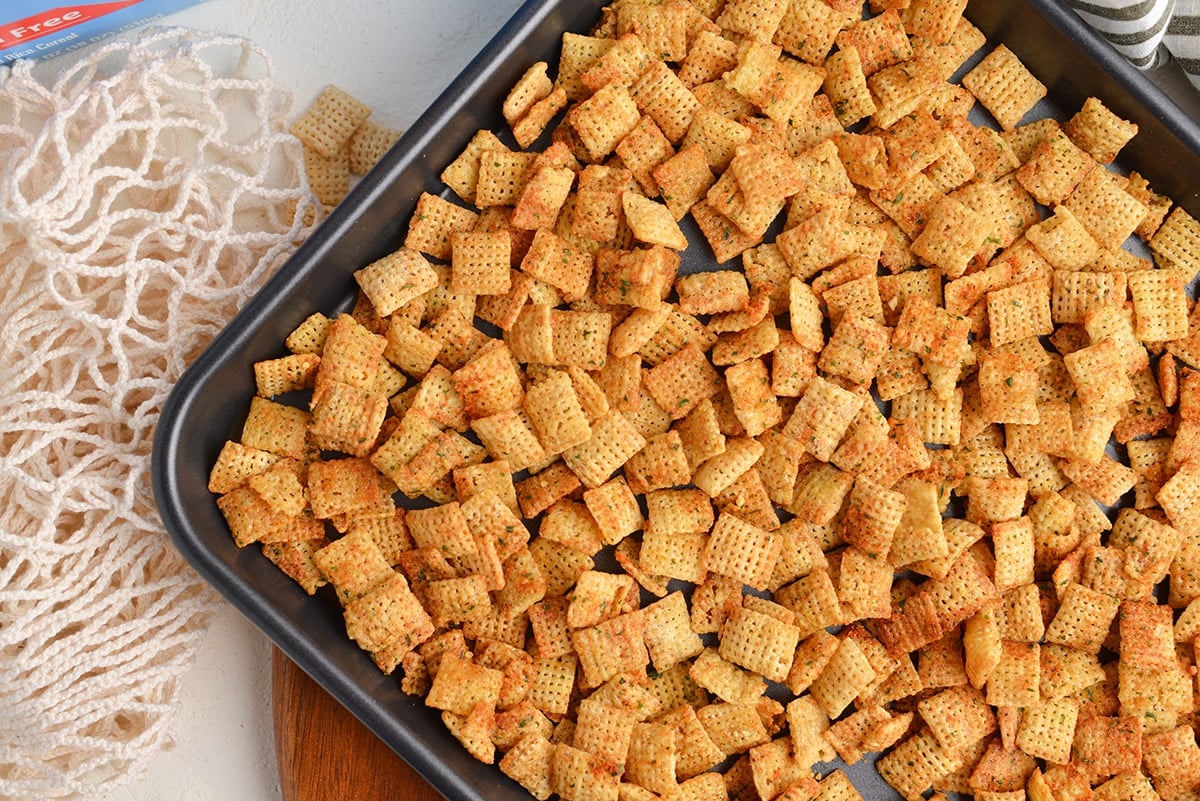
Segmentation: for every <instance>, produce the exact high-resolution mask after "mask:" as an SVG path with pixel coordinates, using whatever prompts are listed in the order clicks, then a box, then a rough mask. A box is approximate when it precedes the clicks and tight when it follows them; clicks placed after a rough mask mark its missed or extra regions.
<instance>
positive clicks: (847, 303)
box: [813, 256, 884, 327]
mask: <svg viewBox="0 0 1200 801" xmlns="http://www.w3.org/2000/svg"><path fill="white" fill-rule="evenodd" d="M875 262H876V260H875V259H874V258H872V257H869V256H868V257H865V258H856V259H848V260H847V261H844V262H842V263H841V264H840V265H838V266H837V267H834V268H832V269H830V270H826V271H825V272H824V273H822V274H821V275H819V276H817V278H816V279H814V280H813V284H814V288H815V289H817V290H818V291H819V293H820V296H821V300H822V301H824V302H825V307H826V309H827V310H828V316H829V319H830V320H831V321H832V322H833V325H834V326H835V327H836V326H837V325H838V324H839V323H840V322H841V319H842V317H844V316H845V315H846V314H847V313H849V312H854V313H856V314H858V315H860V316H862V317H866V318H868V319H870V320H873V321H875V322H876V323H879V324H881V325H882V324H883V322H884V311H883V301H882V299H881V298H880V295H879V280H878V277H877V276H876V275H875V273H874V271H873V270H874V266H875ZM859 269H863V270H870V271H869V272H866V273H865V274H864V275H861V276H858V277H855V278H850V279H849V280H846V281H843V282H841V283H838V284H837V285H836V286H830V287H825V285H824V282H823V281H822V280H821V279H823V278H825V277H828V278H830V279H831V280H837V279H838V278H839V277H840V276H839V273H841V272H842V271H847V272H849V271H853V270H859Z"/></svg>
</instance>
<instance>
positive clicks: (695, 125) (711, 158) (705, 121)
mask: <svg viewBox="0 0 1200 801" xmlns="http://www.w3.org/2000/svg"><path fill="white" fill-rule="evenodd" d="M750 136H751V133H750V129H749V128H747V127H746V126H744V125H742V124H740V123H738V122H737V121H735V120H734V119H731V118H729V117H726V116H724V115H723V114H721V113H719V112H718V111H716V110H714V109H711V108H708V107H704V106H702V107H701V108H700V109H698V110H697V111H696V114H695V116H694V117H693V119H692V124H691V126H690V127H689V128H688V132H687V134H686V135H685V136H684V138H683V140H682V141H681V142H680V149H681V150H682V149H683V148H684V147H687V146H689V145H698V146H699V147H700V148H701V149H703V151H704V154H705V156H706V158H707V159H708V166H709V167H710V168H712V169H713V170H714V171H718V172H720V171H723V170H724V169H725V168H726V167H728V166H729V162H730V161H732V160H733V157H734V155H735V154H736V152H737V148H738V146H740V145H742V144H744V143H745V142H747V141H748V140H749V139H750Z"/></svg>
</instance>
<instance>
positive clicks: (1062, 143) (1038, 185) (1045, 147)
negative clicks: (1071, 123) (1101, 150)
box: [1016, 131, 1097, 206]
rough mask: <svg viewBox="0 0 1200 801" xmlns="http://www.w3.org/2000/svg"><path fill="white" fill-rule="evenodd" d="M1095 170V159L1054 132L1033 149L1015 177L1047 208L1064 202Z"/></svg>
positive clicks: (1065, 136) (1066, 137) (1063, 134)
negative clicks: (1088, 174) (1089, 173)
mask: <svg viewBox="0 0 1200 801" xmlns="http://www.w3.org/2000/svg"><path fill="white" fill-rule="evenodd" d="M1096 166H1097V165H1096V160H1095V159H1093V158H1092V157H1091V156H1089V155H1088V154H1087V153H1085V152H1084V151H1083V150H1080V149H1079V147H1078V146H1076V145H1075V143H1074V142H1072V141H1071V139H1070V137H1068V136H1067V135H1066V134H1065V133H1063V132H1062V131H1058V132H1056V133H1054V134H1052V135H1050V136H1049V137H1048V138H1047V139H1046V140H1045V141H1043V142H1042V143H1041V144H1039V145H1038V146H1037V148H1036V149H1035V150H1034V152H1033V155H1032V156H1030V157H1029V158H1028V159H1027V160H1026V161H1025V162H1024V163H1022V164H1021V166H1020V167H1018V168H1017V171H1016V176H1017V180H1018V181H1020V183H1021V186H1023V187H1025V189H1026V190H1027V191H1028V192H1029V194H1031V195H1033V197H1034V199H1035V200H1037V202H1038V203H1041V204H1043V205H1047V206H1049V205H1053V204H1057V203H1061V202H1063V201H1064V200H1066V199H1067V198H1068V197H1069V196H1070V195H1071V193H1072V192H1074V191H1075V187H1076V186H1078V185H1079V182H1080V181H1082V180H1083V178H1084V176H1085V175H1087V173H1088V172H1089V171H1091V170H1093V169H1095V168H1096Z"/></svg>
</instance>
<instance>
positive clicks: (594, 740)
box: [574, 698, 637, 764]
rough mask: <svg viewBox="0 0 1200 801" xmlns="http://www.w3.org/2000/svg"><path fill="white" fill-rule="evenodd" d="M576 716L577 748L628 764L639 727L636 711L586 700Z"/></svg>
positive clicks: (575, 738)
mask: <svg viewBox="0 0 1200 801" xmlns="http://www.w3.org/2000/svg"><path fill="white" fill-rule="evenodd" d="M576 715H577V717H576V724H575V736H574V744H575V747H576V748H581V749H583V750H584V751H587V752H589V753H592V754H596V755H598V756H602V757H606V758H608V759H611V760H613V761H614V762H616V763H618V764H623V763H625V761H626V758H627V757H628V755H629V749H630V739H631V737H632V735H633V730H634V726H635V724H636V723H637V720H636V717H635V715H634V713H633V712H632V711H630V710H627V709H622V708H620V707H614V706H610V705H608V704H605V703H603V702H602V701H600V700H597V699H594V698H584V699H583V700H581V701H580V702H579V709H578V711H577V713H576Z"/></svg>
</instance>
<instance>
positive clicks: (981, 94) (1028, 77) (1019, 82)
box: [962, 44, 1046, 131]
mask: <svg viewBox="0 0 1200 801" xmlns="http://www.w3.org/2000/svg"><path fill="white" fill-rule="evenodd" d="M962 83H963V86H965V87H966V88H967V89H968V90H970V92H971V94H973V95H975V97H976V98H978V100H979V102H980V103H982V104H983V105H984V107H985V108H987V110H988V111H990V112H991V114H992V116H993V117H995V118H996V121H997V122H999V123H1000V127H1001V128H1003V129H1004V130H1006V131H1007V130H1011V129H1012V128H1014V127H1016V125H1017V123H1019V122H1020V121H1021V119H1022V118H1023V117H1024V116H1025V115H1026V114H1027V113H1028V112H1029V111H1030V110H1031V109H1032V108H1033V107H1034V105H1036V104H1037V102H1038V101H1039V100H1041V99H1042V98H1043V97H1045V96H1046V86H1045V84H1043V83H1042V82H1041V81H1039V80H1038V79H1037V78H1035V77H1034V76H1033V74H1032V73H1031V72H1029V70H1028V69H1027V68H1026V67H1025V65H1024V64H1022V63H1021V61H1020V60H1019V59H1018V58H1017V57H1016V55H1015V54H1013V52H1012V51H1011V50H1009V49H1008V48H1007V47H1006V46H1005V45H1003V44H1000V45H997V46H996V47H995V48H994V49H993V50H992V51H991V52H990V53H988V54H987V55H986V56H984V58H983V61H981V62H980V63H979V64H977V65H976V66H975V67H974V68H973V69H972V70H971V71H970V72H968V73H967V74H966V75H964V76H963V80H962Z"/></svg>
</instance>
